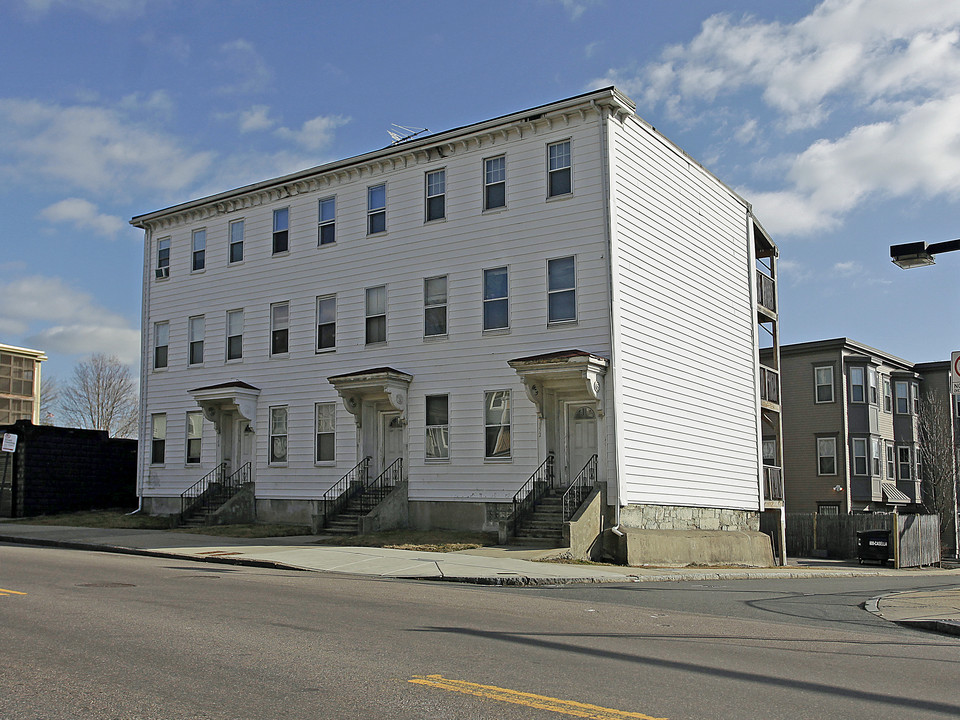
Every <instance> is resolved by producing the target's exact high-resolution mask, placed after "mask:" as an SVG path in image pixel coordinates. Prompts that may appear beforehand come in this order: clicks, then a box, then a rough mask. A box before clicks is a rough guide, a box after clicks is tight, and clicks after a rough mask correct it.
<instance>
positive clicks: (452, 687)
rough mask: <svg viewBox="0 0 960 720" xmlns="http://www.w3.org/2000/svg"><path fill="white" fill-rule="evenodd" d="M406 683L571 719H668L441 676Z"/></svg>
mask: <svg viewBox="0 0 960 720" xmlns="http://www.w3.org/2000/svg"><path fill="white" fill-rule="evenodd" d="M408 682H411V683H414V684H416V685H427V686H428V687H434V688H437V689H439V690H449V691H450V692H458V693H463V694H465V695H475V696H476V697H481V698H486V699H488V700H499V701H500V702H507V703H513V704H514V705H525V706H526V707H532V708H538V709H540V710H549V711H551V712H555V713H562V714H564V715H573V716H574V717H581V718H592V719H593V720H625V718H633V720H667V718H655V717H653V716H651V715H644V714H643V713H635V712H628V711H626V710H615V709H613V708H605V707H600V706H599V705H590V704H587V703H580V702H576V701H574V700H560V699H559V698H552V697H546V696H545V695H534V694H533V693H525V692H519V691H517V690H508V689H507V688H501V687H496V686H495V685H478V684H477V683H471V682H466V681H465V680H449V679H447V678H445V677H443V676H442V675H414V676H413V679H412V680H409V681H408Z"/></svg>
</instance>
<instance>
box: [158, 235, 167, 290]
mask: <svg viewBox="0 0 960 720" xmlns="http://www.w3.org/2000/svg"><path fill="white" fill-rule="evenodd" d="M156 275H157V279H158V280H159V279H161V278H165V277H170V238H161V239H159V240H157V272H156Z"/></svg>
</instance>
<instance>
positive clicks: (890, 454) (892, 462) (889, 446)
mask: <svg viewBox="0 0 960 720" xmlns="http://www.w3.org/2000/svg"><path fill="white" fill-rule="evenodd" d="M884 450H885V451H886V455H887V480H890V481H896V479H897V458H896V455H894V450H893V443H889V442H888V443H884Z"/></svg>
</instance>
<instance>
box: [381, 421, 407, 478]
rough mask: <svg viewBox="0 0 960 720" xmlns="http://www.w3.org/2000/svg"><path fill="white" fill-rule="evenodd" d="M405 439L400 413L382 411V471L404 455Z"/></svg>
mask: <svg viewBox="0 0 960 720" xmlns="http://www.w3.org/2000/svg"><path fill="white" fill-rule="evenodd" d="M404 440H405V438H404V427H403V422H402V421H401V419H400V413H388V412H385V413H380V448H379V449H380V472H383V471H384V470H386V469H387V468H388V467H390V465H391V464H393V462H394V461H395V460H396V459H397V458H401V457H403V446H404Z"/></svg>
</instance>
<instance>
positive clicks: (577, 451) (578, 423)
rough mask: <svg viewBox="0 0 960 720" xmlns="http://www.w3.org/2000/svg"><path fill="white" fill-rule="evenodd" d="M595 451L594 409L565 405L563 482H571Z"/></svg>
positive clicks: (595, 413)
mask: <svg viewBox="0 0 960 720" xmlns="http://www.w3.org/2000/svg"><path fill="white" fill-rule="evenodd" d="M596 453H597V412H596V410H595V409H594V407H593V406H592V405H567V462H566V477H565V478H564V483H563V484H564V485H569V484H570V483H572V482H573V481H574V480H575V479H576V477H577V474H578V473H579V472H580V471H581V470H583V467H584V465H586V464H587V462H588V461H589V460H590V458H591V457H593V456H594V455H596Z"/></svg>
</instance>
